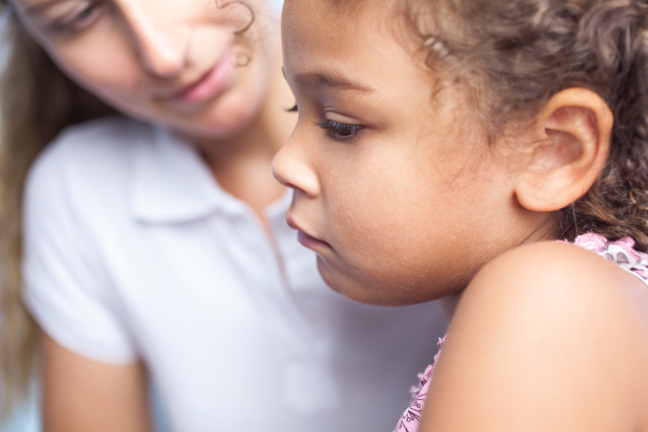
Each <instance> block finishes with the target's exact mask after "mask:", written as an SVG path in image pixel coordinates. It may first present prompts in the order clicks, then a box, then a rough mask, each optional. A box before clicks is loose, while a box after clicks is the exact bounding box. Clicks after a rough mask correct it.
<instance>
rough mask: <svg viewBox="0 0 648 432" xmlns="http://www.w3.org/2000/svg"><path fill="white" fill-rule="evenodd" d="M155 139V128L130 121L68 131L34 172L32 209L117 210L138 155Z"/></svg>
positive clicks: (29, 184)
mask: <svg viewBox="0 0 648 432" xmlns="http://www.w3.org/2000/svg"><path fill="white" fill-rule="evenodd" d="M153 139H154V134H153V127H152V126H150V125H146V124H144V123H140V122H137V121H134V120H131V119H128V118H125V117H107V118H101V119H97V120H93V121H90V122H87V123H82V124H79V125H75V126H71V127H68V128H67V129H65V130H63V131H62V132H61V133H60V134H59V135H58V136H57V137H56V138H55V139H54V140H53V141H52V142H51V143H49V144H48V145H47V147H46V148H45V149H44V150H43V151H42V152H41V154H40V155H39V156H38V157H37V159H36V160H35V161H34V163H33V165H32V166H31V168H30V170H29V173H28V177H27V181H26V187H25V202H26V205H27V207H28V209H40V210H43V211H45V210H47V211H54V209H56V208H60V207H61V206H63V205H68V206H72V207H74V208H79V209H81V208H88V209H101V208H103V207H106V206H107V207H114V206H115V205H117V204H118V203H120V202H121V201H123V200H124V194H125V193H127V189H128V183H129V179H130V167H131V165H132V163H131V160H132V158H133V149H134V148H135V147H137V145H138V143H139V144H140V145H141V144H142V143H147V142H150V141H152V140H153Z"/></svg>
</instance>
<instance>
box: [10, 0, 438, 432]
mask: <svg viewBox="0 0 648 432" xmlns="http://www.w3.org/2000/svg"><path fill="white" fill-rule="evenodd" d="M7 8H8V9H9V16H8V23H7V25H8V26H10V27H9V34H10V35H12V39H11V42H12V44H11V49H12V53H11V55H10V58H9V60H8V66H7V69H6V70H5V71H4V72H3V74H4V75H3V78H4V80H5V84H4V89H3V92H2V95H1V97H0V101H1V102H2V104H3V106H2V110H1V111H2V115H3V116H4V120H3V122H2V132H3V134H4V139H3V143H2V145H3V153H2V166H0V175H2V183H1V186H2V190H1V191H2V194H3V195H2V196H1V197H0V199H1V200H2V205H1V206H0V209H1V211H2V212H3V213H2V218H1V220H0V222H1V226H0V232H1V233H2V236H1V237H0V240H2V243H1V245H2V253H3V256H2V264H3V268H2V271H0V275H1V276H2V278H3V282H5V283H4V284H3V286H2V296H3V298H2V303H1V305H2V310H1V311H0V316H1V317H2V318H3V322H2V324H1V325H0V329H1V330H2V332H3V337H2V340H3V345H2V347H1V348H0V353H1V355H2V359H3V371H4V374H3V379H2V383H0V388H1V389H2V390H3V391H5V392H6V393H9V396H13V395H15V394H16V392H17V390H19V389H20V388H21V387H20V386H23V388H24V386H25V385H26V383H27V382H28V381H29V379H30V375H29V373H28V372H29V369H28V366H29V365H30V360H31V359H32V358H33V357H32V355H31V353H32V352H33V348H34V346H35V345H34V344H35V342H34V340H33V339H34V336H33V335H34V331H33V329H34V327H33V325H32V324H31V322H30V321H29V319H28V318H27V315H26V314H25V313H24V312H22V305H21V302H20V300H21V298H22V299H23V301H24V303H25V305H26V307H27V308H28V310H29V311H30V312H31V314H32V315H33V317H34V319H35V321H36V322H37V323H38V325H39V326H40V328H41V329H42V331H43V335H44V336H43V338H42V348H43V349H42V354H43V379H42V397H43V406H42V408H43V416H44V417H43V421H44V429H45V430H47V431H65V432H74V431H82V432H87V431H92V432H101V431H120V432H130V431H146V430H149V429H150V424H149V423H150V421H149V416H148V406H147V404H148V399H149V397H148V383H149V381H152V382H154V383H155V384H156V385H157V387H158V388H159V392H160V395H161V399H162V402H163V404H164V406H165V407H166V409H167V411H168V417H169V422H170V426H171V429H172V430H176V431H181V432H200V431H205V432H213V431H225V430H243V431H252V430H260V431H284V430H295V431H299V430H309V431H330V430H338V431H345V430H349V431H350V430H355V429H354V428H355V427H356V426H358V425H359V424H365V423H366V422H367V421H368V420H367V419H368V418H369V422H370V428H371V429H374V430H380V429H384V428H387V427H389V425H390V423H391V418H390V417H392V416H394V415H397V413H398V412H399V411H400V406H399V405H401V404H402V403H404V402H406V400H407V397H406V395H405V394H397V393H393V392H390V391H389V389H391V388H393V387H394V386H401V385H404V384H405V383H406V382H407V381H409V377H408V376H409V375H410V374H412V373H414V372H415V371H416V370H417V369H418V366H417V363H419V362H420V361H423V359H424V358H426V357H428V356H429V355H431V352H432V350H431V347H429V346H427V345H423V344H420V345H418V346H416V347H413V348H412V349H413V350H414V351H416V354H414V355H412V356H411V358H408V359H405V361H403V359H401V356H400V352H399V351H404V350H405V349H406V348H407V347H408V346H411V345H413V344H414V341H415V340H416V339H417V336H420V335H422V334H427V333H428V332H430V331H436V330H434V328H436V329H438V330H441V327H442V326H441V324H440V323H439V319H438V315H437V314H435V313H434V312H433V309H431V308H430V307H424V308H423V309H418V310H409V311H406V310H404V311H399V310H389V309H380V308H371V307H365V306H360V305H356V304H354V303H353V302H351V301H349V300H347V299H344V298H343V297H341V296H337V295H335V294H334V293H331V292H330V290H328V289H327V288H326V287H325V286H324V284H323V282H322V281H321V279H320V278H319V275H318V274H317V271H316V269H315V266H314V259H313V257H312V256H311V255H310V252H308V253H305V252H306V251H304V249H303V248H302V247H301V246H300V245H299V244H298V242H297V241H296V239H295V238H294V235H293V233H292V231H291V230H290V229H289V227H288V226H287V225H286V223H285V220H284V216H283V214H284V212H285V210H286V209H287V208H288V206H289V203H290V196H289V194H286V190H285V188H284V187H282V186H281V185H279V184H278V183H276V182H275V181H274V180H273V179H272V177H271V175H272V174H271V172H270V163H271V160H272V157H273V156H274V153H275V151H276V150H277V149H278V147H279V146H280V144H281V143H282V142H283V141H284V140H285V139H286V138H287V136H288V134H289V132H290V130H291V128H292V126H293V125H294V115H293V114H290V113H286V108H289V107H290V106H291V105H292V103H294V98H293V97H292V95H291V94H290V90H289V89H288V87H287V86H286V85H285V80H284V78H283V76H282V73H281V67H280V64H279V62H280V59H281V56H280V47H279V34H278V26H277V25H276V24H277V21H278V19H277V18H276V17H275V14H274V12H273V10H272V9H271V8H270V5H269V4H267V3H266V2H265V1H254V2H250V3H249V4H248V3H246V2H240V1H233V2H224V1H219V2H214V1H211V2H208V1H205V0H11V1H9V2H8V4H7ZM5 10H6V9H5ZM82 89H84V90H82ZM100 101H101V102H100ZM108 106H110V107H112V108H108ZM115 110H117V111H119V112H122V113H124V114H125V116H117V115H116V113H115ZM107 115H110V116H108V117H107ZM291 116H292V117H291ZM52 140H53V142H51V143H50V144H48V143H49V142H50V141H52ZM35 159H36V161H35V163H34V164H33V166H32V162H33V161H34V160H35ZM28 170H29V175H28V176H27V171H28ZM26 177H27V180H26V190H25V194H24V197H23V194H22V190H23V189H22V185H23V183H24V182H25V178H26ZM23 198H24V204H25V206H24V209H25V212H24V219H22V220H23V226H24V236H23V230H22V229H21V222H20V220H21V218H20V216H21V209H22V205H21V203H22V201H23ZM20 267H22V277H21V275H20ZM415 312H416V313H415ZM373 332H379V333H380V335H381V336H380V337H377V336H375V335H374V333H373ZM442 332H443V330H441V332H440V333H442ZM30 335H31V336H30ZM394 346H396V347H400V350H394V348H393V347H394ZM394 365H398V366H396V367H395V366H394ZM376 376H380V377H381V378H380V379H379V380H376V379H375V377H376ZM149 378H150V380H149ZM7 406H8V405H7V399H6V397H5V398H4V399H2V400H0V408H3V409H6V408H7ZM375 406H377V407H379V411H380V412H378V413H374V409H375V408H374V407H375Z"/></svg>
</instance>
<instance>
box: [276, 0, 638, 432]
mask: <svg viewBox="0 0 648 432" xmlns="http://www.w3.org/2000/svg"><path fill="white" fill-rule="evenodd" d="M647 17H648V7H647V5H646V2H644V1H639V0H409V1H405V0H385V1H361V0H356V1H346V2H340V1H337V0H326V1H322V0H286V3H285V5H284V21H283V24H284V27H283V41H284V70H285V74H286V78H287V80H288V83H289V84H290V86H291V88H292V90H293V92H294V93H295V95H296V99H297V105H298V110H299V121H298V124H297V127H296V129H295V130H294V132H293V134H292V137H291V138H290V140H289V141H288V143H287V144H286V145H285V146H284V147H283V149H282V150H281V151H280V152H279V153H278V154H277V155H276V157H275V160H274V174H275V176H276V178H278V179H279V180H280V181H281V182H282V183H283V184H285V185H287V186H289V187H291V188H293V189H294V198H293V203H292V206H291V208H290V210H289V211H288V214H287V219H288V223H289V224H290V225H292V226H293V227H294V228H296V229H297V230H299V234H298V237H299V240H300V241H301V243H302V244H303V245H305V246H306V247H308V248H310V249H313V250H314V251H316V252H317V264H318V268H319V271H320V273H321V275H322V276H323V277H324V279H325V281H326V282H327V283H328V284H329V285H330V286H331V287H332V288H333V289H335V290H336V291H338V292H340V293H342V294H344V295H346V296H348V297H350V298H352V299H354V300H357V301H360V302H363V303H371V304H382V305H408V304H414V303H421V302H425V301H429V300H433V299H437V298H443V302H444V306H445V310H446V312H447V314H448V316H449V317H451V318H452V320H451V324H450V328H449V331H448V335H447V341H445V343H443V349H442V352H441V353H440V355H439V361H438V364H437V365H436V370H435V368H434V367H433V366H430V367H429V368H428V369H427V370H426V371H425V373H424V374H421V375H420V379H421V382H420V384H419V386H417V387H415V388H413V389H412V391H413V393H414V397H413V400H412V402H411V405H410V406H409V408H408V409H407V410H406V411H405V414H404V415H403V417H402V419H401V420H400V421H399V422H398V425H397V427H396V430H397V431H410V432H411V431H416V430H417V429H418V430H420V431H428V432H431V431H433V432H462V431H471V432H474V431H479V432H487V431H492V432H495V431H497V432H501V431H516V432H521V431H552V432H575V431H588V432H612V431H615V432H619V431H626V432H638V431H643V432H645V431H648V368H647V367H646V365H647V364H648V283H647V282H646V281H647V279H648V255H647V254H646V253H645V252H646V251H647V249H648V222H647V221H648V211H647V209H648V192H647V191H648V85H647V83H648V80H647V79H646V78H647V77H648V40H647V39H646V35H647V34H648V22H647V19H648V18H647ZM563 239H567V241H562V240H563ZM418 343H419V344H432V343H433V337H432V336H430V337H426V338H423V339H421V340H419V342H418ZM412 348H413V346H412ZM430 360H432V359H430ZM433 373H434V376H433V377H432V374H433ZM376 379H379V378H378V377H376ZM394 391H398V390H397V389H395V390H394ZM423 407H425V409H424V410H423ZM421 413H422V414H421ZM421 416H422V421H421V423H420V429H419V420H421ZM396 420H397V419H394V423H396Z"/></svg>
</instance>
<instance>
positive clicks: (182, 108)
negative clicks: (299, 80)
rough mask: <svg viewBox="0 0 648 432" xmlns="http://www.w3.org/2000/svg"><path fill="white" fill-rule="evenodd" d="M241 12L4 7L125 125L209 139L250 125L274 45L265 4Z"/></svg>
mask: <svg viewBox="0 0 648 432" xmlns="http://www.w3.org/2000/svg"><path fill="white" fill-rule="evenodd" d="M245 3H246V5H249V6H246V5H243V4H241V3H240V2H236V1H234V2H230V1H227V2H225V1H221V0H11V4H12V6H13V7H14V10H15V11H16V13H17V15H18V16H19V17H20V19H21V21H22V22H23V23H24V24H25V26H26V27H27V29H28V30H29V31H30V33H31V34H32V35H33V36H34V38H35V39H36V40H37V41H38V42H39V43H40V44H41V45H42V47H43V48H44V49H45V50H46V51H47V52H48V53H49V54H50V56H51V57H52V59H53V60H54V61H55V62H56V63H57V64H58V66H59V67H60V68H61V69H62V70H63V71H64V72H65V73H67V74H68V76H70V77H71V78H72V79H73V80H74V81H76V82H77V83H78V84H80V85H81V86H83V87H84V88H86V89H87V90H89V91H90V92H92V93H94V94H96V95H97V96H99V97H100V98H101V99H103V100H104V101H106V102H107V103H108V104H110V105H112V106H114V107H115V108H117V109H119V110H120V111H122V112H124V113H127V114H129V115H132V116H134V117H137V118H140V119H144V120H147V121H152V122H156V123H161V124H164V125H167V126H169V127H171V128H173V129H175V130H178V131H180V132H184V133H187V134H190V135H195V136H200V137H205V138H216V139H219V138H220V139H224V138H227V137H229V136H233V135H235V134H236V133H237V132H238V131H240V130H242V129H243V128H244V127H245V126H247V125H248V124H249V123H250V121H251V120H252V119H253V118H254V116H255V114H256V113H257V111H258V109H259V107H260V105H261V103H262V101H263V99H264V96H265V94H266V89H267V74H268V73H267V72H268V70H270V67H271V64H272V62H273V61H274V54H275V52H276V51H275V48H276V44H277V43H278V39H277V38H276V37H275V32H274V31H273V30H272V29H273V27H274V26H273V23H272V22H271V21H272V18H270V17H269V16H270V15H271V13H270V7H269V5H268V4H267V3H266V1H264V0H256V1H246V2H245ZM219 5H225V6H219ZM252 10H254V14H253V13H252V12H251V11H252ZM253 15H254V19H255V21H254V25H253V26H251V27H250V28H249V29H247V30H246V31H245V32H243V33H242V35H241V36H237V34H239V32H241V30H244V29H246V27H247V26H248V25H249V24H250V22H251V20H252V17H253ZM246 59H251V60H250V61H249V64H248V65H247V66H245V67H240V64H241V63H246Z"/></svg>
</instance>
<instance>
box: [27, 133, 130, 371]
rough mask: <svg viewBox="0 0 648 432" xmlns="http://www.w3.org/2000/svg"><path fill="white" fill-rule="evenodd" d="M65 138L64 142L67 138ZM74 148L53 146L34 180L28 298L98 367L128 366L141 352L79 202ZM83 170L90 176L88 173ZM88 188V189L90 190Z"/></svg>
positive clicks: (50, 329) (55, 333)
mask: <svg viewBox="0 0 648 432" xmlns="http://www.w3.org/2000/svg"><path fill="white" fill-rule="evenodd" d="M64 138H65V137H64ZM72 150H74V147H72V148H70V147H69V146H66V143H65V142H57V143H54V144H52V145H51V147H50V148H48V149H47V150H46V151H45V153H44V154H43V155H41V157H40V158H39V159H38V160H37V162H36V163H35V164H34V166H33V167H32V169H31V171H30V174H29V176H28V179H27V184H26V188H25V198H24V215H23V236H24V238H23V264H22V270H23V300H24V302H25V304H26V306H27V308H28V309H29V310H30V312H31V313H32V315H33V316H34V319H35V320H36V321H37V323H38V324H39V325H40V326H41V328H42V329H43V330H44V331H45V332H46V333H47V334H48V335H49V336H50V337H51V338H52V339H53V340H55V341H56V342H57V343H58V344H59V345H61V346H63V347H64V348H66V349H68V350H70V351H72V352H75V353H77V354H79V355H81V356H83V357H86V358H89V359H91V360H94V361H99V362H103V363H110V364H126V363H131V362H134V361H136V360H137V358H138V356H137V352H136V349H135V347H134V343H133V341H132V337H131V335H130V334H129V332H128V329H127V328H126V326H125V325H124V321H125V320H124V319H123V313H122V312H121V309H120V308H119V306H118V302H117V301H116V299H115V298H114V292H113V291H112V290H111V289H110V283H109V280H110V278H109V277H107V272H106V269H105V266H104V265H102V263H101V260H100V256H101V254H100V252H99V249H100V248H99V247H98V245H97V244H96V243H95V242H94V241H93V236H92V232H91V230H90V229H89V228H88V224H87V222H88V221H87V220H83V218H82V217H80V214H85V213H83V212H80V211H79V209H80V208H82V206H83V197H80V196H75V194H74V187H73V186H74V184H73V183H74V182H79V181H83V179H79V178H74V176H73V174H74V172H75V170H74V166H75V164H79V163H83V161H80V160H74V156H75V155H74V152H73V151H72ZM81 171H83V170H81ZM86 189H88V188H86Z"/></svg>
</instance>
